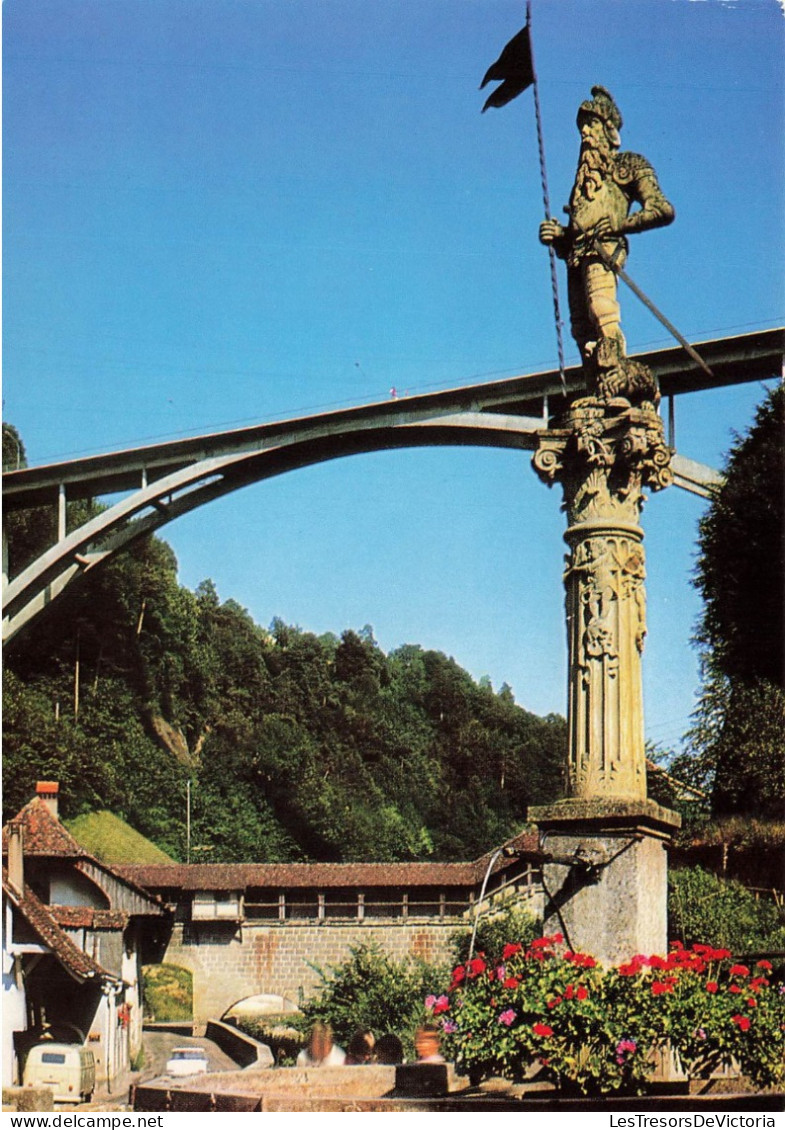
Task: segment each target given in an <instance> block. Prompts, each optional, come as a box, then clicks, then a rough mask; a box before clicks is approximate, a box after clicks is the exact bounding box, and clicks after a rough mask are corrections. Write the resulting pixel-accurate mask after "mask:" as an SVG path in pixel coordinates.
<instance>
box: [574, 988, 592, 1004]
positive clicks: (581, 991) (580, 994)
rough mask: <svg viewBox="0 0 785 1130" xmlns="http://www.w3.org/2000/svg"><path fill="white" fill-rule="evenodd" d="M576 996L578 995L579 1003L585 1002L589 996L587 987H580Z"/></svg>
mask: <svg viewBox="0 0 785 1130" xmlns="http://www.w3.org/2000/svg"><path fill="white" fill-rule="evenodd" d="M575 995H576V997H577V998H578V1000H579V1001H585V1000H586V998H587V997H588V995H589V990H588V989H587V988H586V986H585V985H579V986H578V988H577V989H576V991H575Z"/></svg>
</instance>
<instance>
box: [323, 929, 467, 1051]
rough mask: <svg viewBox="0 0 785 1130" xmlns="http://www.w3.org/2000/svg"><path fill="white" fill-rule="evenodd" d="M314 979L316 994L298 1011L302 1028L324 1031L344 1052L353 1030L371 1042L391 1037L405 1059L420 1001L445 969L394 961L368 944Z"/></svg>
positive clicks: (417, 1020)
mask: <svg viewBox="0 0 785 1130" xmlns="http://www.w3.org/2000/svg"><path fill="white" fill-rule="evenodd" d="M318 973H319V976H320V979H321V985H320V987H319V990H318V991H317V993H316V994H315V995H314V996H313V998H312V999H311V1000H309V1001H308V1002H307V1003H305V1004H304V1005H302V1010H303V1014H304V1022H303V1023H304V1026H305V1027H306V1028H310V1027H311V1026H312V1025H313V1024H314V1023H316V1022H317V1021H320V1022H321V1023H323V1024H327V1025H329V1026H330V1027H331V1028H332V1030H333V1035H334V1037H335V1041H336V1043H337V1044H339V1045H340V1046H342V1047H343V1048H346V1046H347V1044H348V1043H349V1041H350V1040H351V1038H352V1035H353V1034H354V1032H356V1031H357V1029H358V1028H365V1029H368V1030H369V1031H371V1032H373V1033H374V1035H375V1036H376V1037H379V1036H382V1035H385V1034H386V1033H392V1034H394V1035H396V1036H398V1038H399V1039H400V1040H401V1042H402V1044H403V1046H404V1052H405V1054H406V1056H407V1058H410V1057H411V1056H412V1054H413V1052H414V1033H415V1030H416V1028H417V1026H418V1025H419V1024H421V1023H422V1021H423V1019H424V1017H425V1014H426V1010H425V1005H424V1001H425V999H426V997H427V996H428V995H429V994H430V993H432V992H433V989H434V987H436V986H438V985H439V984H440V983H441V982H443V981H444V979H445V977H446V976H448V975H449V968H448V967H446V968H443V969H440V968H439V967H438V966H434V965H432V964H430V963H428V962H425V961H420V960H417V959H415V958H403V959H402V960H396V959H395V958H393V957H390V956H389V955H388V954H386V953H384V952H383V951H382V950H381V949H380V948H379V947H378V946H377V945H375V944H370V945H360V946H353V947H351V949H350V956H349V957H348V958H347V959H346V960H345V961H343V962H341V963H340V964H339V965H335V966H331V967H330V968H328V969H321V968H319V969H318Z"/></svg>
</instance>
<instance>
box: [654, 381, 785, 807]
mask: <svg viewBox="0 0 785 1130" xmlns="http://www.w3.org/2000/svg"><path fill="white" fill-rule="evenodd" d="M783 425H785V392H784V391H783V388H782V386H779V387H777V388H776V389H775V390H774V391H772V392H770V393H769V394H768V396H767V397H766V399H765V401H764V402H763V404H762V405H761V406H760V408H759V409H758V411H757V414H756V417H755V421H754V423H753V425H752V427H751V428H750V430H749V432H748V433H747V434H746V435H745V436H743V437H739V438H737V439H736V441H735V443H734V445H733V448H732V450H731V452H730V454H729V457H728V460H727V466H726V474H725V480H724V483H723V484H722V486H721V487H720V488H719V489H718V490H717V491H716V492H715V494H714V496H713V498H712V501H711V504H710V506H709V509H708V511H707V513H706V514H705V516H704V517H703V518H702V520H701V523H700V531H699V548H700V555H699V558H698V564H697V570H696V575H695V585H696V587H697V588H698V590H699V591H700V593H701V595H702V597H703V601H704V610H703V614H702V616H701V620H700V623H699V625H698V630H697V634H696V643H697V645H698V647H699V648H700V650H701V659H702V665H703V676H704V677H703V689H702V693H701V698H700V702H699V706H698V710H697V711H696V716H695V725H694V727H693V729H692V730H691V732H690V734H689V735H688V742H689V745H688V749H687V752H686V753H685V754H683V755H680V756H678V757H677V758H675V759H674V761H673V762H672V769H673V772H674V774H675V775H676V776H683V777H684V779H685V780H687V781H689V782H690V783H692V784H696V785H698V786H699V787H701V788H703V789H705V790H707V791H708V792H710V794H711V803H712V811H713V812H714V813H715V814H717V815H721V814H728V813H734V812H735V813H749V814H755V815H760V814H768V815H770V816H772V817H781V815H782V812H783V810H785V755H784V751H783V740H782V734H783V716H784V715H785V691H783V661H784V659H785V637H784V635H783V577H785V569H784V568H783V566H784V564H785V543H784V542H783V529H784V525H783V469H784V458H785V457H784V452H783V443H782V440H783V434H785V432H784V431H783Z"/></svg>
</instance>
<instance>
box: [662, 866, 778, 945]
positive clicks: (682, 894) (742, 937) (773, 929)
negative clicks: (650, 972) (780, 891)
mask: <svg viewBox="0 0 785 1130" xmlns="http://www.w3.org/2000/svg"><path fill="white" fill-rule="evenodd" d="M668 932H669V935H670V937H672V938H678V939H679V940H680V941H681V942H682V943H684V944H685V945H688V946H690V945H692V944H693V943H694V942H699V941H700V940H701V939H702V938H712V939H714V941H715V942H716V943H717V945H721V946H723V947H724V948H725V949H729V950H730V951H731V952H732V953H734V954H743V953H756V952H757V953H763V952H775V951H776V952H780V953H785V913H783V910H782V909H781V907H780V906H778V905H777V904H776V903H775V902H771V901H768V900H765V899H756V898H755V896H754V894H752V893H751V892H750V891H748V890H746V888H745V887H743V886H742V885H741V883H738V882H734V881H733V880H724V879H720V878H718V877H717V876H716V875H713V874H711V872H709V871H704V870H703V868H701V867H688V868H680V869H679V870H673V871H670V872H669V874H668Z"/></svg>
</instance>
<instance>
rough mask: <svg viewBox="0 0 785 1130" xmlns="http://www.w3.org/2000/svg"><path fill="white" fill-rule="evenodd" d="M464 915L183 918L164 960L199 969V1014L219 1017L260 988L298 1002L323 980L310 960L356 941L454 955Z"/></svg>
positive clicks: (329, 961)
mask: <svg viewBox="0 0 785 1130" xmlns="http://www.w3.org/2000/svg"><path fill="white" fill-rule="evenodd" d="M462 926H463V927H464V928H465V926H466V921H465V920H461V919H446V920H442V921H419V922H400V921H398V922H396V923H394V924H393V923H390V922H385V921H379V922H378V924H377V923H373V922H368V921H366V922H364V923H358V922H351V923H349V922H347V923H343V922H334V921H332V922H321V923H320V922H316V921H314V922H303V923H297V922H282V923H280V924H279V923H272V924H271V923H265V924H263V925H262V924H256V923H251V924H248V923H243V924H242V926H240V925H238V924H236V923H228V922H227V923H216V922H205V923H201V922H200V923H190V924H182V923H178V924H176V925H175V927H174V931H173V933H172V937H171V940H170V942H169V945H168V947H167V950H166V955H165V957H164V959H163V960H164V961H166V962H169V963H171V964H172V965H179V966H181V967H183V968H184V969H188V970H190V972H191V973H192V975H193V994H194V1019H195V1020H196V1021H197V1022H202V1023H203V1022H204V1021H206V1020H207V1019H208V1018H209V1017H216V1018H219V1017H221V1016H223V1014H224V1012H226V1010H227V1009H228V1008H230V1007H231V1005H233V1004H235V1003H236V1002H237V1001H238V1000H242V999H244V998H245V997H249V996H253V995H255V994H257V993H275V994H277V995H280V996H284V997H287V998H288V999H289V1000H291V1001H293V1002H294V1003H295V1004H297V1003H299V1002H300V1000H302V999H303V998H306V997H308V996H309V995H311V994H312V992H313V991H314V989H315V988H316V986H317V985H318V984H319V977H318V974H317V973H316V972H315V970H314V969H312V968H311V965H310V964H309V963H313V964H315V965H319V966H327V965H336V964H338V963H340V962H342V961H344V960H345V959H346V958H347V957H348V956H349V948H350V947H351V946H358V945H361V944H362V943H366V944H371V943H373V942H376V943H377V944H378V945H379V946H380V948H382V949H383V950H384V951H385V952H386V953H388V954H389V955H390V956H391V957H393V958H395V959H396V960H400V959H401V958H404V957H406V956H407V955H411V956H412V957H421V958H423V959H425V960H426V961H429V962H440V961H444V962H446V961H448V960H449V958H450V945H449V943H450V936H451V935H452V934H453V932H454V931H456V930H458V929H460V928H461V927H462Z"/></svg>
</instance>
